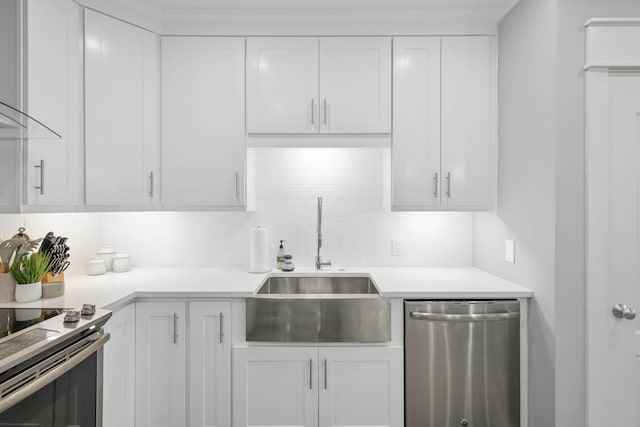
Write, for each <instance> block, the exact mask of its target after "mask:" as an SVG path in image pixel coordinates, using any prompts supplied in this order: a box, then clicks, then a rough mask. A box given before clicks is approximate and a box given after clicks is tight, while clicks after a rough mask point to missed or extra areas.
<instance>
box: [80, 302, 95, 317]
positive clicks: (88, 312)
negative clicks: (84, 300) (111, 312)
mask: <svg viewBox="0 0 640 427" xmlns="http://www.w3.org/2000/svg"><path fill="white" fill-rule="evenodd" d="M94 314H96V306H95V304H82V315H83V316H93V315H94Z"/></svg>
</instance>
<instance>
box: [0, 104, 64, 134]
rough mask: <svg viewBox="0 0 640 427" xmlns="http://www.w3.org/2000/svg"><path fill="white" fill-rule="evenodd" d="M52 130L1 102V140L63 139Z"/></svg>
mask: <svg viewBox="0 0 640 427" xmlns="http://www.w3.org/2000/svg"><path fill="white" fill-rule="evenodd" d="M61 138H62V136H60V134H58V133H57V132H55V131H53V130H52V129H51V128H49V127H48V126H46V125H45V124H43V123H42V122H39V121H38V120H36V119H34V118H33V117H31V116H29V115H28V114H26V113H23V112H22V111H20V110H18V109H15V108H13V107H12V106H10V105H8V104H5V103H4V102H2V101H0V139H13V140H15V139H61Z"/></svg>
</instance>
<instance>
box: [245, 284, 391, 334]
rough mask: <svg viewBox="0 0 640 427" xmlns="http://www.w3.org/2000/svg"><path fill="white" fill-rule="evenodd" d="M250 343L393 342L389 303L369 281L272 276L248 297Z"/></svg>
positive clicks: (247, 330)
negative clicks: (391, 340)
mask: <svg viewBox="0 0 640 427" xmlns="http://www.w3.org/2000/svg"><path fill="white" fill-rule="evenodd" d="M246 335H247V341H265V342H361V343H375V342H388V341H390V339H391V311H390V306H389V303H388V302H387V301H386V300H385V299H384V298H382V297H381V296H380V294H379V293H378V290H377V289H376V287H375V286H374V285H373V283H372V282H371V280H370V279H369V278H368V277H344V276H339V277H327V276H324V277H302V276H287V277H270V278H268V279H267V281H266V282H265V283H264V284H263V285H262V286H261V287H260V289H259V290H258V292H257V293H256V294H255V295H254V296H253V297H250V298H247V305H246Z"/></svg>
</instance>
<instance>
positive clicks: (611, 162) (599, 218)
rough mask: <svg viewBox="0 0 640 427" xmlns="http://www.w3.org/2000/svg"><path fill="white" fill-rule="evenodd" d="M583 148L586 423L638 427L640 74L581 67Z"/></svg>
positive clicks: (639, 403) (596, 426)
mask: <svg viewBox="0 0 640 427" xmlns="http://www.w3.org/2000/svg"><path fill="white" fill-rule="evenodd" d="M587 153H588V154H587V171H588V173H587V233H588V238H587V241H588V249H587V300H588V303H587V331H588V332H587V387H588V388H587V394H588V402H587V416H588V425H589V426H590V427H602V426H638V425H640V417H639V415H638V410H639V409H640V324H639V323H638V322H639V319H638V318H637V317H635V318H633V311H632V310H638V309H640V297H639V295H638V290H639V289H640V271H639V265H640V250H639V244H640V243H639V242H640V184H639V183H640V71H638V70H636V71H632V72H628V71H627V72H610V71H609V70H608V69H598V70H593V69H592V70H589V71H588V72H587ZM616 304H624V305H626V306H628V309H627V310H626V312H623V311H622V310H621V312H619V313H618V315H623V317H622V318H617V317H616V316H615V315H614V313H613V307H614V306H615V305H616ZM621 308H624V307H621Z"/></svg>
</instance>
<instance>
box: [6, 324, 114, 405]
mask: <svg viewBox="0 0 640 427" xmlns="http://www.w3.org/2000/svg"><path fill="white" fill-rule="evenodd" d="M109 338H110V335H109V334H107V333H104V332H103V331H102V330H101V331H99V332H96V333H95V334H92V335H90V336H88V337H87V338H85V339H84V340H83V341H82V342H84V345H83V346H82V347H81V349H80V350H76V351H74V350H73V347H74V346H71V347H69V348H68V349H64V350H62V351H60V352H58V353H56V354H54V355H53V356H51V357H49V358H47V359H45V360H43V361H41V362H40V363H38V364H36V365H34V366H32V367H31V368H29V369H27V370H26V371H24V372H21V373H20V374H19V375H17V376H16V377H14V378H12V379H10V380H8V381H7V382H5V383H3V384H0V413H2V412H4V411H6V410H7V409H9V408H11V407H12V406H14V405H16V404H17V403H19V402H21V401H22V400H24V399H25V398H27V397H29V396H31V395H32V394H34V393H35V392H37V391H38V390H40V389H41V388H43V387H45V386H46V385H47V384H50V383H52V382H53V381H55V380H56V379H58V378H59V377H61V376H62V375H64V374H65V373H67V372H69V371H70V370H71V369H73V368H74V367H76V366H77V365H79V364H80V363H81V362H82V361H83V360H85V359H86V358H87V357H89V356H91V355H92V354H93V353H95V352H96V351H98V350H99V349H100V348H101V347H102V346H103V345H104V344H105V343H106V342H107V341H109ZM56 365H57V366H56ZM51 366H55V367H51ZM34 377H35V379H33V378H34ZM5 395H6V397H2V396H5Z"/></svg>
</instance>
